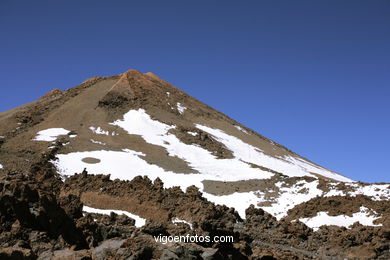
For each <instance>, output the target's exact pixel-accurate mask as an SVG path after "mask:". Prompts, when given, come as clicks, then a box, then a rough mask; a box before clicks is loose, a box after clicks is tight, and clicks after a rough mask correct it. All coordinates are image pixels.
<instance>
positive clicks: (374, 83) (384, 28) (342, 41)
mask: <svg viewBox="0 0 390 260" xmlns="http://www.w3.org/2000/svg"><path fill="white" fill-rule="evenodd" d="M70 2H71V3H70ZM130 68H134V69H138V70H141V71H142V72H148V71H152V72H154V73H155V74H157V75H159V76H160V77H161V78H163V79H165V80H167V81H169V82H171V83H172V84H174V85H176V86H177V87H179V88H181V89H183V90H184V91H186V92H187V93H188V94H190V95H192V96H194V97H196V98H198V99H200V100H201V101H203V102H205V103H207V104H209V105H211V106H213V107H214V108H216V109H218V110H220V111H222V112H224V113H226V114H227V115H229V116H231V117H232V118H234V119H236V120H237V121H239V122H241V123H243V124H244V125H247V126H248V127H250V128H252V129H254V130H256V131H257V132H259V133H261V134H263V135H265V136H267V137H269V138H271V139H273V140H274V141H277V142H279V143H281V144H283V145H285V146H287V147H288V148H290V149H292V150H294V151H296V152H297V153H299V154H301V155H303V156H306V157H308V158H309V159H311V160H313V161H314V162H317V163H319V164H321V165H323V166H325V167H328V168H330V169H332V170H335V171H337V172H340V173H342V174H344V175H346V176H348V177H350V178H353V179H355V180H361V181H369V182H373V181H377V182H379V181H387V182H388V181H390V163H389V162H390V159H389V156H390V152H389V151H390V137H389V134H390V116H389V114H390V1H369V0H367V1H358V0H353V1H352V0H351V1H343V0H341V1H340V0H338V1H325V0H324V1H275V0H272V1H271V0H270V1H260V0H259V1H254V0H253V1H245V0H240V1H238V0H237V1H226V0H224V1H199V0H198V1H169V0H166V1H157V0H156V1H96V0H95V1H87V0H83V1H38V0H36V1H30V0H29V1H15V0H12V1H11V0H2V1H0V87H1V99H0V101H1V102H0V111H5V110H7V109H10V108H13V107H15V106H19V105H22V104H24V103H26V102H30V101H33V100H36V99H37V98H38V97H40V96H42V95H43V94H44V93H46V92H48V91H49V90H51V89H53V88H59V89H67V88H70V87H73V86H75V85H78V84H79V83H80V82H81V81H83V80H84V79H86V78H88V77H92V76H110V75H115V74H119V73H121V72H124V71H126V70H127V69H130Z"/></svg>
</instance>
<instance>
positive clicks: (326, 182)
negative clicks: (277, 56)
mask: <svg viewBox="0 0 390 260" xmlns="http://www.w3.org/2000/svg"><path fill="white" fill-rule="evenodd" d="M0 136H1V139H0V174H1V176H3V179H4V180H7V181H3V182H4V183H6V182H9V181H11V182H12V181H13V182H14V183H15V185H17V183H26V182H29V183H30V182H32V183H34V185H33V188H31V189H37V190H39V192H38V193H39V194H43V193H50V192H52V193H53V192H54V194H52V196H53V197H54V198H55V201H64V200H65V201H67V199H64V198H70V197H71V198H74V197H77V199H75V200H76V201H78V202H79V204H77V203H76V204H77V205H81V206H80V207H82V208H79V211H80V212H81V211H83V212H84V213H83V214H84V217H82V215H80V214H81V213H80V212H79V214H78V215H77V214H76V215H77V216H75V215H74V214H73V213H72V214H73V215H72V214H70V213H69V212H66V210H65V212H66V214H67V215H68V216H69V215H71V217H70V218H71V219H80V218H85V216H90V215H91V214H92V215H93V216H95V218H97V219H98V221H103V222H104V219H103V220H102V216H104V214H106V213H108V214H109V213H110V212H114V213H115V212H116V213H117V214H119V215H121V214H125V215H126V216H128V217H129V218H132V219H134V220H135V222H134V223H133V224H134V225H135V227H136V228H141V229H142V228H144V229H147V228H146V227H147V226H148V225H149V227H148V228H149V234H154V231H153V232H152V231H150V229H153V228H151V227H150V225H152V224H151V223H160V224H161V223H167V222H169V223H170V225H171V224H172V225H176V224H177V223H181V224H180V225H184V226H189V227H191V230H194V229H196V228H199V229H201V230H202V231H208V232H211V231H210V230H208V229H207V228H206V227H205V226H203V227H202V225H201V224H200V223H204V222H205V221H206V220H207V221H209V219H208V218H206V220H205V217H204V216H209V217H210V214H211V213H210V212H214V213H215V212H225V213H219V214H220V215H218V214H217V215H218V216H213V218H215V219H217V220H218V219H223V221H225V222H226V221H228V222H229V221H230V222H229V223H230V224H231V226H230V229H229V230H231V231H232V232H233V231H234V232H236V233H237V232H238V234H239V233H240V232H241V233H242V232H247V233H248V232H249V231H248V230H249V229H250V228H249V227H251V228H253V226H256V227H257V228H259V227H260V226H261V230H259V231H258V232H257V233H256V234H251V233H250V232H249V233H248V234H249V235H248V234H247V235H248V236H252V237H251V239H249V241H245V243H252V244H251V245H250V247H251V248H252V249H250V250H249V251H250V252H249V251H248V252H245V250H244V249H237V248H236V247H237V245H236V247H235V248H236V249H235V250H236V251H237V250H238V251H239V254H240V257H244V258H242V259H245V257H249V258H250V257H254V256H253V254H254V251H253V248H255V247H256V246H257V248H262V249H261V250H263V251H261V250H260V249H259V250H260V251H261V252H262V253H261V254H263V256H266V255H267V254H266V253H264V252H265V251H264V250H265V249H264V248H266V250H268V251H269V255H270V256H271V255H272V257H276V258H278V257H280V258H283V257H287V258H286V259H288V257H289V256H291V255H298V256H302V257H303V258H309V259H311V258H310V257H314V258H315V257H318V256H326V257H327V256H332V255H333V256H334V255H343V256H344V257H347V258H348V257H353V256H354V254H355V255H356V254H359V252H360V254H362V253H361V252H362V251H364V252H365V253H364V254H366V255H367V256H370V254H371V255H374V254H375V257H376V256H381V255H383V254H385V253H384V252H386V250H388V249H386V246H385V245H383V244H381V243H379V242H377V244H378V243H379V244H378V245H379V247H380V248H379V249H378V248H375V249H373V248H374V245H371V244H370V246H367V245H366V244H364V245H363V242H361V243H360V242H359V243H360V244H359V243H358V242H356V245H354V246H352V245H346V244H345V243H342V242H340V243H339V244H337V243H336V244H337V245H336V248H337V246H338V249H334V250H333V251H332V250H330V249H329V248H328V249H326V248H327V246H326V243H325V242H322V244H321V243H320V242H318V237H321V235H319V234H321V232H323V233H326V232H327V233H326V235H325V234H322V236H323V237H326V236H329V234H332V235H335V234H336V233H337V232H341V231H340V230H342V232H347V233H348V232H357V231H356V230H357V229H359V228H363V227H364V228H365V230H367V229H368V230H370V232H372V233H375V232H377V231H378V230H383V229H385V230H388V228H389V227H390V222H389V216H390V210H389V208H390V207H389V206H390V204H389V198H390V188H389V184H388V183H375V184H368V183H362V182H356V181H353V180H351V179H349V178H348V177H346V176H343V175H341V174H339V173H336V172H334V171H331V170H329V169H326V168H325V167H322V166H320V165H318V164H316V163H314V162H312V161H310V160H309V159H307V158H304V157H302V156H300V155H298V154H296V153H294V152H293V151H291V150H289V149H288V148H286V147H284V146H282V145H280V144H278V143H276V142H274V141H272V140H270V139H268V138H266V137H264V136H262V135H260V134H258V133H256V132H255V131H253V130H251V129H249V128H247V127H245V126H243V125H242V124H240V123H239V122H237V121H235V120H233V119H231V118H229V117H228V116H226V115H224V114H223V113H221V112H219V111H217V110H215V109H213V108H211V107H209V106H208V105H206V104H204V103H202V102H200V101H198V100H197V99H195V98H193V97H191V96H189V95H187V94H186V93H184V92H183V91H181V90H180V89H178V88H176V87H174V86H173V85H171V84H169V83H168V82H166V81H164V80H162V79H160V78H159V77H158V76H156V75H155V74H153V73H150V72H148V73H141V72H139V71H137V70H129V71H127V72H125V73H122V74H120V75H116V76H112V77H94V78H91V79H87V80H86V81H84V82H83V83H82V84H80V85H79V86H76V87H74V88H71V89H68V90H64V91H62V90H58V89H55V90H53V91H51V92H49V93H47V94H45V95H44V96H42V97H41V98H40V99H39V100H37V101H35V102H32V103H29V104H26V105H24V106H21V107H18V108H15V109H12V110H9V111H6V112H2V113H0ZM13 176H16V177H13ZM26 178H27V179H28V180H29V181H27V180H26ZM4 185H5V184H4ZM26 185H30V184H26ZM30 186H31V185H30ZM30 186H29V187H30ZM4 187H6V186H4ZM5 190H6V188H4V189H3V193H2V196H5V195H4V194H5ZM43 191H45V192H43ZM15 196H16V195H15ZM39 196H41V195H39ZM42 196H43V195H42ZM72 196H73V197H72ZM178 197H180V199H179V198H178ZM19 199H21V198H19ZM68 200H69V199H68ZM175 201H177V202H175ZM178 202H180V203H178ZM34 203H37V201H35V202H34ZM69 203H71V202H69ZM60 204H61V203H60ZM71 204H72V203H71ZM7 205H8V204H7ZM63 205H68V204H67V202H64V204H61V205H60V206H59V207H62V208H64V207H65V208H66V206H63ZM4 207H6V206H5V204H4ZM40 207H42V206H40ZM30 208H31V207H30ZM16 211H17V210H16ZM16 211H15V212H16ZM30 211H31V210H30ZM226 212H227V213H226ZM2 214H3V215H6V213H2ZM26 214H27V213H26ZM215 214H216V213H215ZM14 215H15V216H14V218H15V219H18V221H19V222H21V223H22V224H23V221H22V220H20V219H19V218H18V217H17V216H18V214H17V213H15V214H14ZM259 215H261V216H263V218H262V220H261V221H262V224H259V223H258V224H255V223H256V221H257V220H256V218H259ZM7 216H8V215H7ZM97 216H99V217H97ZM264 216H266V217H264ZM31 221H32V220H31ZM219 221H221V220H219ZM24 222H26V221H24ZM27 222H28V221H27ZM225 222H224V224H223V226H224V228H227V226H229V225H227V224H226V223H225ZM263 222H267V223H269V224H268V225H269V228H270V229H271V230H273V231H272V232H274V233H277V232H281V231H280V230H279V229H289V228H290V227H293V228H292V230H293V231H292V232H290V231H289V232H290V233H295V235H296V234H298V237H299V238H294V239H295V240H296V239H298V240H299V239H300V240H305V241H306V242H302V241H300V242H299V243H298V242H296V241H295V242H294V243H298V245H297V244H295V246H297V248H300V249H299V250H303V251H302V252H300V251H299V250H298V249H297V250H298V251H291V250H287V249H285V248H283V247H282V246H281V245H282V244H289V242H286V241H289V240H288V239H290V238H287V237H281V238H279V239H281V240H282V239H284V242H283V243H281V242H280V241H274V240H272V239H271V238H270V237H272V236H273V235H272V234H274V233H272V232H271V231H267V232H265V233H264V230H267V228H266V227H264V226H262V225H264V223H263ZM237 223H247V224H245V225H247V227H246V229H245V225H244V227H241V229H240V227H239V225H238V224H237ZM248 223H249V224H248ZM280 223H283V224H280ZM294 223H295V224H294ZM297 223H299V225H301V226H299V228H297V225H298V224H297ZM116 224H117V223H116V222H115V223H114V224H112V223H111V224H107V223H106V225H108V226H110V225H111V226H112V225H116ZM80 225H81V224H80ZM180 225H179V226H180ZM240 225H242V224H240ZM248 225H249V226H248ZM278 225H279V226H278ZM22 226H23V225H22ZM27 226H28V225H27ZM30 226H31V225H30ZM266 226H267V225H266ZM282 227H283V228H282ZM2 228H3V229H4V230H3V231H4V232H5V231H7V230H8V229H7V227H6V225H5V224H4V227H2ZM29 228H31V227H29ZM74 228H75V229H77V228H78V226H77V225H76V226H75V227H74ZM154 228H155V229H157V230H161V228H160V229H158V228H157V227H154ZM187 228H188V227H187ZM332 228H333V229H332ZM41 229H44V228H41ZM219 229H220V227H219V228H217V230H219ZM242 229H244V230H247V231H242ZM255 229H256V228H255ZM77 230H78V229H77ZM211 230H212V231H213V232H216V231H215V230H214V229H211ZM240 230H241V231H240ZM302 230H303V231H302ZM58 232H59V233H61V232H62V231H58ZM58 232H57V233H58ZM75 232H76V231H75ZM77 232H79V231H77ZM77 232H76V233H77ZM85 232H87V231H85V230H84V233H85ZM156 232H157V231H156ZM158 232H159V231H158ZM158 232H157V233H158ZM165 232H167V231H165ZM172 232H173V231H172ZM261 232H263V233H264V234H268V235H269V237H268V238H265V237H264V236H260V235H259V234H258V233H261ZM302 232H303V233H304V234H301V233H302ZM332 232H333V233H332ZM367 232H368V231H367ZM383 232H385V231H383ZM49 233H50V232H49ZM87 233H88V232H87ZM146 233H148V232H146ZM168 233H169V232H168ZM287 233H288V232H287ZM370 234H371V233H370ZM51 235H52V234H51ZM295 235H294V236H295ZM388 235H389V233H386V232H385V233H384V235H383V236H384V237H381V238H380V239H379V240H381V239H382V238H383V239H384V240H386V239H388ZM62 236H63V237H66V235H65V236H64V235H62ZM85 236H86V235H85V234H84V235H80V237H82V238H83V239H84V238H85ZM89 236H92V237H94V235H91V234H89ZM258 236H260V238H261V239H263V240H262V241H268V242H259V240H261V239H260V238H259V237H258ZM311 236H312V237H316V238H315V239H314V238H311V239H312V240H313V241H317V242H315V243H314V242H313V244H310V246H308V245H307V243H308V242H307V241H308V237H311ZM346 236H347V235H346ZM54 237H56V236H55V235H54ZM57 237H58V234H57ZM70 237H72V236H70ZM80 239H81V238H80ZM94 239H95V242H91V241H90V244H89V247H87V246H85V245H84V246H82V245H81V244H80V243H81V242H79V240H77V239H76V240H75V239H73V240H72V239H71V238H69V236H68V237H67V238H65V240H66V241H65V242H64V243H65V244H68V245H71V244H75V243H76V244H77V243H78V245H79V246H80V247H84V248H96V247H97V246H98V244H99V243H100V242H102V241H103V243H105V242H107V241H106V240H107V239H108V238H107V237H105V238H104V239H103V238H102V237H101V238H100V242H99V243H98V242H96V241H98V239H97V238H94ZM237 239H239V238H237ZM240 239H241V240H242V238H240ZM286 239H287V240H286ZM81 240H82V239H81ZM241 240H240V241H241ZM256 241H257V242H258V244H256ZM366 242H367V243H368V241H366ZM371 242H372V241H371ZM387 242H388V240H387ZM240 243H241V244H240V245H242V243H244V242H242V241H241V242H240ZM259 243H260V244H259ZM261 243H263V244H261ZM267 243H268V244H267ZM302 243H306V244H305V249H302ZM141 244H143V243H141ZM385 244H386V243H385ZM100 245H101V244H100ZM121 245H122V244H121ZM255 245H256V246H255ZM273 245H277V246H273ZM202 246H205V245H202ZM299 246H301V247H299ZM319 247H322V248H323V251H322V253H321V254H320V255H317V253H315V252H318V248H319ZM328 247H329V245H328ZM30 248H31V246H30ZM151 248H152V249H153V250H152V251H153V252H159V253H151V255H150V257H151V258H153V257H156V254H157V255H159V254H160V255H159V256H161V254H162V253H161V252H160V251H161V250H162V249H161V248H160V251H158V250H157V249H156V248H155V246H151ZM345 248H348V250H345ZM351 248H355V249H351ZM31 250H33V249H31ZM40 250H41V251H42V249H40ZM83 250H86V251H83V253H86V254H92V255H91V256H93V254H94V253H96V250H95V251H94V253H93V252H92V251H91V250H92V249H83ZM88 250H89V251H88ZM117 250H118V248H117ZM164 250H167V249H164ZM202 250H203V249H202ZM229 250H232V249H229ZM229 250H225V249H220V251H219V253H218V254H221V255H223V256H226V254H228V255H230V257H231V256H232V254H233V253H232V252H231V251H229ZM354 250H355V251H354ZM33 251H34V250H33ZM238 251H237V252H236V253H234V254H238ZM268 251H267V252H268ZM51 252H53V250H52V249H51ZM91 252H92V253H91ZM202 252H203V253H202V254H204V253H205V252H206V251H202ZM213 252H214V251H213ZM280 252H284V253H280ZM286 252H288V254H287V253H286ZM305 252H306V253H305ZM341 252H343V253H341ZM357 252H358V253H357ZM33 253H34V254H39V253H41V252H40V251H39V252H35V251H34V252H33ZM73 253H74V252H73ZM171 253H172V252H171ZM61 254H65V253H64V252H62V253H61ZM172 254H173V253H172ZM174 254H176V255H177V256H178V257H179V254H178V253H177V252H175V253H174ZM234 254H233V255H234ZM261 254H260V253H257V256H260V255H261ZM346 254H347V255H346ZM364 254H363V255H364ZM251 255H252V256H251ZM92 258H93V257H92ZM95 258H96V255H95ZM140 259H143V258H140ZM145 259H148V258H145ZM166 259H170V258H166ZM172 259H174V258H172ZM208 259H214V258H208ZM215 259H217V258H215ZM237 259H238V258H237ZM252 259H257V258H252Z"/></svg>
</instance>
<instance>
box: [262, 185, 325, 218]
mask: <svg viewBox="0 0 390 260" xmlns="http://www.w3.org/2000/svg"><path fill="white" fill-rule="evenodd" d="M283 184H284V182H277V183H276V184H275V185H276V186H277V187H278V188H279V197H278V198H276V199H275V203H273V204H272V205H271V206H267V207H261V208H262V209H263V210H265V211H267V212H268V213H270V214H271V215H273V216H274V217H276V218H277V219H278V220H280V219H281V218H283V217H285V216H287V211H288V210H289V209H292V208H293V207H295V206H296V205H299V204H301V203H303V202H306V201H309V200H310V199H312V198H315V197H317V196H320V195H321V194H322V193H323V192H322V191H321V190H320V189H318V188H317V185H318V181H317V180H316V181H312V182H306V181H304V180H303V181H299V182H297V183H296V184H295V185H293V186H291V187H283ZM260 194H262V193H260ZM261 197H262V196H261ZM263 200H265V198H264V199H263Z"/></svg>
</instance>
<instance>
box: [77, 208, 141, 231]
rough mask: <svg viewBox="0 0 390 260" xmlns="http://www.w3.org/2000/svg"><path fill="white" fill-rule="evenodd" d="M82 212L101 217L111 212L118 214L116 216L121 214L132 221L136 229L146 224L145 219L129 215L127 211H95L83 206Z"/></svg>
mask: <svg viewBox="0 0 390 260" xmlns="http://www.w3.org/2000/svg"><path fill="white" fill-rule="evenodd" d="M83 211H84V212H88V213H97V214H103V215H110V214H111V212H114V213H115V214H118V215H122V214H123V215H126V216H128V217H130V218H132V219H134V220H135V226H136V227H142V226H144V225H145V223H146V219H144V218H141V217H140V216H137V215H134V214H131V213H129V212H127V211H123V210H113V209H96V208H91V207H88V206H83Z"/></svg>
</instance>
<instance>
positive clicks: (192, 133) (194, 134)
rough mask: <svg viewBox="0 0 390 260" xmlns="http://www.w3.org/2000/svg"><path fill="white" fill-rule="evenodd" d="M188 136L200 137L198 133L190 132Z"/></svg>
mask: <svg viewBox="0 0 390 260" xmlns="http://www.w3.org/2000/svg"><path fill="white" fill-rule="evenodd" d="M187 134H190V135H192V136H197V135H198V133H196V132H190V131H188V132H187Z"/></svg>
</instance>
